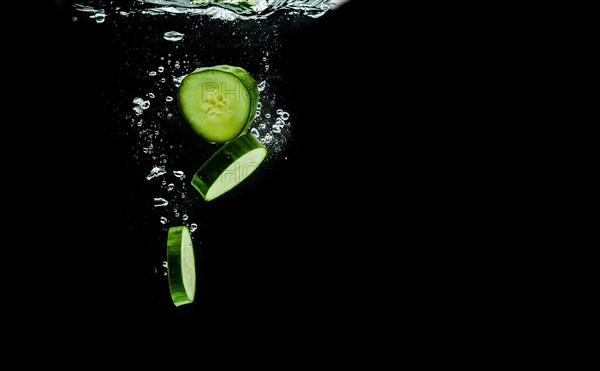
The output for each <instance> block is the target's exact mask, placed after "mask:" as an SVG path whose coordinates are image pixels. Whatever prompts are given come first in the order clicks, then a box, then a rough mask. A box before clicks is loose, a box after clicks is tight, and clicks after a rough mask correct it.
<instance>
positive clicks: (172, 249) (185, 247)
mask: <svg viewBox="0 0 600 371" xmlns="http://www.w3.org/2000/svg"><path fill="white" fill-rule="evenodd" d="M167 272H168V276H169V290H170V291H171V298H172V299H173V303H174V304H175V306H177V307H178V306H180V305H183V304H188V303H192V302H193V301H194V296H195V295H196V263H195V260H194V246H193V244H192V237H191V236H190V230H189V229H188V227H186V226H184V225H183V226H177V227H171V228H169V232H168V237H167Z"/></svg>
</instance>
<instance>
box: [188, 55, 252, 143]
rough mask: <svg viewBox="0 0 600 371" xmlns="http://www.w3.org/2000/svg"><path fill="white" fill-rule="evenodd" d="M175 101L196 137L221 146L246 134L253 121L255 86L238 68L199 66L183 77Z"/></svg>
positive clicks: (243, 71) (248, 76) (249, 77)
mask: <svg viewBox="0 0 600 371" xmlns="http://www.w3.org/2000/svg"><path fill="white" fill-rule="evenodd" d="M178 101H179V106H180V108H181V112H182V114H183V116H184V118H185V119H186V121H187V122H188V124H189V125H190V126H191V128H192V129H193V130H194V132H195V133H196V134H198V135H200V136H201V137H203V138H204V139H206V140H207V141H209V142H212V143H225V142H227V141H229V140H231V139H233V138H235V137H237V136H239V135H241V134H243V133H244V132H246V131H247V130H248V128H249V127H250V124H251V123H252V121H253V120H254V117H255V116H256V107H257V105H258V85H257V84H256V81H255V80H254V79H253V78H252V77H251V76H250V75H249V74H248V72H247V71H246V70H244V69H243V68H240V67H233V66H227V65H221V66H213V67H202V68H198V69H196V70H194V71H193V72H192V73H190V74H189V75H187V76H186V77H184V79H183V80H182V82H181V85H180V87H179V93H178Z"/></svg>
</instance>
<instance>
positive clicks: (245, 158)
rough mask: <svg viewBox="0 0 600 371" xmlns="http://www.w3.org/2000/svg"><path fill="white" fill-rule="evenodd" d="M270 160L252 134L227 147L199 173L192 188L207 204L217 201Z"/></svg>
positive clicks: (206, 163)
mask: <svg viewBox="0 0 600 371" xmlns="http://www.w3.org/2000/svg"><path fill="white" fill-rule="evenodd" d="M266 156H267V149H266V148H265V146H263V145H262V144H261V143H260V142H259V141H258V139H256V137H255V136H254V135H253V134H252V133H246V134H243V135H241V136H239V137H237V138H235V139H233V140H231V141H229V142H227V143H225V144H224V145H223V146H222V147H221V148H219V150H217V152H215V153H214V154H213V155H212V156H211V157H210V158H209V159H208V160H207V161H206V162H205V163H204V165H202V167H200V169H198V171H197V172H196V174H194V177H193V178H192V185H193V186H194V188H196V190H198V192H200V194H201V195H202V197H203V198H204V200H206V201H211V200H214V199H215V198H217V197H219V196H220V195H222V194H223V193H225V192H228V191H229V190H231V189H232V188H234V187H235V186H237V185H238V184H240V183H241V182H242V181H243V180H244V179H246V178H247V177H249V176H250V174H252V173H253V172H254V171H255V170H256V169H257V168H258V166H259V165H260V164H261V163H262V162H263V160H264V159H265V157H266Z"/></svg>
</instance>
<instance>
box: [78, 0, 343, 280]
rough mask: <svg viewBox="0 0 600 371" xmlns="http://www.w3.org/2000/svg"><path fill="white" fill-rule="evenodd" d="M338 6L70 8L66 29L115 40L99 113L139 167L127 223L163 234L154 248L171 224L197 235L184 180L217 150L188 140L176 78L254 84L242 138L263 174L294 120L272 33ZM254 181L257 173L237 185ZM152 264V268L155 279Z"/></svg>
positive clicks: (272, 0) (152, 0)
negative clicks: (199, 74)
mask: <svg viewBox="0 0 600 371" xmlns="http://www.w3.org/2000/svg"><path fill="white" fill-rule="evenodd" d="M337 3H339V2H334V1H329V0H308V1H300V0H287V1H286V0H268V1H261V0H256V1H232V0H230V1H216V0H211V1H201V0H189V1H188V0H185V1H184V0H176V1H166V0H144V1H135V2H132V3H131V5H130V6H128V7H119V6H115V5H114V2H113V1H91V0H90V1H86V0H79V1H78V2H76V3H75V4H74V10H75V11H74V13H73V17H72V21H73V22H74V23H85V24H93V25H94V27H99V28H110V29H111V34H114V35H115V37H116V39H115V40H114V43H115V44H116V45H118V47H119V50H120V52H119V53H118V58H119V66H120V67H119V73H118V75H117V76H115V81H113V82H111V83H110V84H107V85H106V87H105V92H104V96H105V98H106V103H105V106H106V107H107V110H109V111H110V114H111V116H112V118H113V120H114V122H116V123H118V127H119V133H118V135H119V136H121V137H124V138H128V140H127V142H128V143H131V148H130V150H129V154H130V158H129V159H128V161H130V162H131V165H132V167H134V168H136V169H139V171H138V172H137V173H136V174H137V175H135V176H136V177H137V178H138V180H139V181H138V182H137V189H136V190H135V191H132V195H131V197H132V198H138V197H145V198H147V199H144V200H134V201H133V202H132V204H133V205H140V204H141V205H148V207H147V208H146V209H145V212H144V213H137V212H132V214H134V213H135V214H136V216H135V218H136V220H134V222H136V223H140V224H145V225H149V226H155V228H156V230H157V231H160V233H162V234H160V235H157V236H159V237H158V238H157V242H156V243H157V246H162V243H163V242H164V241H163V240H164V238H162V237H164V236H166V235H164V233H166V231H167V230H168V228H169V227H171V226H177V225H187V226H188V227H189V228H190V231H191V232H192V233H193V234H194V233H197V232H195V231H196V230H200V231H202V227H203V225H205V223H204V222H203V217H204V216H203V213H202V212H201V209H202V208H203V207H205V204H206V203H205V202H204V201H202V200H201V199H200V196H199V194H198V193H197V191H196V190H195V189H193V187H192V186H191V184H190V180H191V179H192V177H193V175H194V172H195V171H196V170H197V169H198V168H199V167H200V166H201V165H202V163H204V161H206V160H207V159H208V158H209V157H210V156H211V155H212V153H214V152H215V151H216V150H217V149H218V146H216V145H214V144H210V143H208V142H205V141H204V140H203V139H201V138H199V137H198V136H196V135H194V134H193V133H192V132H191V130H190V128H189V126H188V125H187V123H185V122H184V120H183V118H182V116H181V114H180V111H179V107H178V103H177V99H176V96H177V90H178V87H179V85H180V83H181V80H182V79H183V77H184V76H185V75H186V74H187V73H189V72H191V71H192V70H194V69H195V68H197V67H201V66H211V65H218V64H230V65H237V66H241V67H243V68H245V69H246V70H247V71H248V72H249V73H250V74H251V75H252V77H254V79H255V80H256V81H257V82H258V84H259V93H260V99H259V104H258V110H257V115H256V119H255V120H254V122H253V124H252V126H251V128H250V132H251V133H252V134H254V135H255V136H256V137H257V138H258V139H259V140H260V141H261V142H262V143H263V144H264V145H265V146H266V147H267V150H268V156H267V158H266V160H265V162H264V163H263V165H261V167H262V168H264V169H265V170H264V171H268V168H269V166H270V162H271V161H273V159H275V158H277V159H278V160H285V159H287V157H286V152H285V149H286V144H287V143H288V141H289V140H290V137H291V133H292V127H293V125H294V112H290V110H289V109H288V108H287V107H286V97H285V95H284V94H281V91H282V89H281V87H282V85H283V84H284V83H285V82H284V81H283V78H282V75H281V71H280V69H279V61H280V49H281V47H282V44H281V43H282V40H281V38H280V34H281V33H280V28H281V27H282V25H283V24H288V25H289V24H290V23H298V24H301V23H302V22H304V21H305V20H306V19H314V18H315V17H319V16H321V15H323V14H324V13H325V12H327V11H328V10H330V9H333V8H334V6H335V5H336V4H337ZM259 176H260V172H257V173H256V175H253V176H252V177H250V178H248V179H247V180H245V182H251V181H252V178H253V177H259ZM222 197H226V196H222ZM212 202H218V201H212ZM132 208H133V206H132ZM199 210H200V211H199ZM161 236H162V237H161ZM196 242H197V243H198V244H199V243H200V241H196ZM161 251H162V250H161ZM161 261H162V259H156V260H155V264H156V265H155V266H154V271H155V272H157V274H159V273H158V272H161V271H162V270H161V269H162V268H161V267H160V262H161Z"/></svg>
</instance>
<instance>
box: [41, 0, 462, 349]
mask: <svg viewBox="0 0 600 371" xmlns="http://www.w3.org/2000/svg"><path fill="white" fill-rule="evenodd" d="M49 9H50V13H48V14H53V15H55V17H54V20H53V21H52V22H51V25H52V27H50V28H49V29H48V32H47V33H46V34H45V35H43V37H42V39H40V40H39V42H40V43H48V44H50V45H53V47H54V49H53V52H52V55H50V56H49V59H48V61H46V62H45V66H46V68H47V69H48V70H50V71H52V72H53V73H52V74H49V75H47V76H46V77H45V81H44V83H45V84H46V85H47V86H60V87H61V92H60V93H58V92H55V91H54V90H49V91H48V92H47V99H46V100H45V103H44V106H43V107H39V108H40V109H43V111H44V112H43V113H42V112H33V114H34V115H35V117H38V116H39V118H42V117H48V118H49V119H48V120H50V118H51V120H52V122H56V124H54V125H52V126H44V125H40V126H39V127H38V128H37V132H38V133H39V135H40V136H41V137H43V138H48V140H47V141H45V142H44V145H43V148H44V151H43V152H44V161H45V163H47V164H51V165H50V166H44V167H42V168H41V169H40V175H39V176H40V177H41V178H42V179H45V180H46V181H45V182H44V192H46V193H47V194H48V197H49V198H51V200H60V201H59V202H57V201H53V202H50V201H48V205H49V206H48V209H47V210H45V211H44V214H43V216H44V218H45V219H46V220H49V222H48V223H47V226H45V227H44V228H45V229H44V230H45V232H44V238H45V239H47V241H48V242H47V244H48V249H59V251H60V253H57V254H55V253H50V252H47V253H46V254H45V255H44V256H47V257H48V259H47V261H48V266H49V267H51V268H48V270H47V271H48V274H47V275H46V279H47V280H46V281H45V282H42V283H40V285H42V286H43V288H45V289H46V290H44V292H50V293H51V294H50V295H49V296H48V297H47V298H43V300H42V299H40V301H39V302H38V304H36V305H39V306H40V307H46V306H50V307H53V308H55V309H56V312H58V313H60V316H58V317H56V318H60V321H58V322H59V323H58V324H57V326H59V327H60V326H61V323H62V324H68V323H71V322H76V323H79V324H81V326H82V327H84V328H85V329H86V331H87V329H89V330H91V331H92V332H94V333H104V332H108V333H113V334H114V333H130V332H132V333H136V331H139V329H142V330H143V331H149V332H153V331H156V333H162V332H163V331H165V329H175V330H174V331H176V332H180V331H184V330H182V329H185V332H187V333H192V334H193V335H192V336H196V337H197V338H198V339H206V338H211V337H213V336H215V335H223V334H225V336H226V335H227V334H239V333H245V334H246V335H247V334H253V333H262V334H265V333H266V334H269V335H270V336H273V337H275V338H277V337H279V336H280V337H283V338H287V337H289V336H294V335H291V334H299V335H300V334H301V335H303V336H307V337H308V338H311V339H313V340H314V341H316V342H321V343H326V342H327V340H326V339H327V338H329V336H331V338H335V339H346V340H347V341H348V342H352V340H356V339H357V338H358V335H357V334H358V333H359V332H362V331H364V330H370V329H372V328H374V327H375V328H380V327H381V326H386V324H385V323H383V324H382V323H381V322H382V321H383V320H382V318H384V316H383V313H384V312H385V311H386V310H387V308H389V307H388V304H389V302H390V301H395V300H396V299H399V300H403V303H404V304H405V305H406V308H407V310H408V311H409V312H410V313H411V315H415V313H417V312H419V311H420V310H421V309H423V311H424V312H423V313H433V314H432V318H435V315H434V313H435V311H436V309H435V308H436V307H434V306H430V305H425V304H420V303H425V302H427V300H429V299H427V292H426V291H421V290H420V288H423V287H429V288H432V287H433V288H434V291H429V292H435V293H436V294H435V295H439V296H436V297H437V298H438V299H435V300H434V301H435V304H436V305H437V304H439V303H440V302H443V299H442V298H443V297H444V298H445V296H444V295H446V294H447V293H446V291H445V290H442V289H440V288H439V287H440V286H437V285H434V284H431V281H432V280H434V277H437V276H436V275H437V273H436V271H435V269H432V268H431V267H432V266H435V267H441V269H443V260H444V257H445V256H447V255H446V254H448V250H445V251H444V252H443V253H439V251H438V248H439V245H438V243H439V240H440V239H442V240H444V239H445V238H444V236H452V235H453V233H455V231H452V230H451V229H449V228H448V227H447V225H446V224H445V221H447V220H449V219H451V218H453V215H452V213H453V211H454V210H456V209H455V208H453V207H450V206H448V207H445V206H447V205H450V204H453V203H454V202H455V201H456V198H455V197H454V196H453V194H454V192H453V191H454V190H455V189H454V186H452V184H455V183H453V182H455V181H456V180H455V177H456V173H452V172H451V171H450V170H449V169H453V168H454V167H453V166H450V165H452V164H451V161H450V158H452V157H453V152H452V151H451V150H452V149H453V147H452V146H451V144H449V143H448V142H446V139H448V138H449V137H450V136H444V135H443V133H444V132H447V130H448V129H447V127H446V128H441V131H439V130H438V129H440V125H439V123H440V120H443V119H444V118H445V117H446V114H447V112H451V110H452V107H449V106H448V105H447V104H446V100H445V99H442V98H441V97H440V96H442V95H443V96H447V95H446V94H447V93H448V92H447V91H445V90H443V89H448V88H447V85H445V84H440V81H441V80H440V79H441V78H444V77H446V76H445V75H440V70H441V69H443V68H445V67H447V64H445V63H443V62H440V61H441V60H443V58H445V57H447V55H448V54H445V52H444V51H442V49H435V50H436V51H435V52H431V50H432V48H435V45H438V46H439V44H435V43H428V44H426V45H423V44H421V42H420V41H422V40H423V36H422V32H424V31H425V30H426V29H427V27H426V26H422V25H421V24H420V23H419V24H416V23H418V22H413V23H411V24H410V25H411V27H403V26H402V25H401V24H400V22H397V23H393V22H392V23H388V22H387V19H386V18H385V17H383V15H378V14H375V13H373V12H371V13H368V12H365V11H364V3H363V2H361V1H350V2H348V3H347V4H345V5H343V6H342V7H340V8H339V9H337V10H335V11H332V12H328V13H327V14H325V15H323V16H322V17H319V18H310V19H302V20H296V21H290V22H282V25H280V26H278V28H277V36H276V38H277V46H276V48H274V50H275V52H274V53H272V54H271V53H270V54H269V55H268V56H265V55H264V53H263V52H264V51H265V49H269V47H268V46H266V43H267V42H268V38H269V37H274V36H273V34H270V33H269V32H267V31H271V30H272V28H271V27H272V24H270V23H269V22H275V19H273V20H266V21H264V23H262V24H260V26H261V27H260V28H256V26H255V25H254V24H241V23H238V24H235V25H233V24H223V25H221V26H220V28H218V29H217V28H215V29H213V31H210V30H209V29H206V28H203V26H202V25H200V24H196V23H197V22H202V19H201V18H177V17H171V16H165V17H164V18H161V20H160V22H158V21H157V18H153V19H152V20H149V19H145V18H144V17H142V16H139V17H135V16H132V17H130V18H129V20H128V22H125V23H120V24H117V23H111V22H115V21H114V20H111V19H107V20H106V21H105V23H102V24H98V23H96V22H95V21H93V20H87V21H83V20H82V19H78V20H77V21H75V22H74V21H73V20H72V18H73V17H74V16H75V15H76V14H75V13H73V10H72V9H71V8H69V7H67V6H58V5H57V6H55V7H50V8H49ZM408 18H409V17H408V15H403V16H402V17H401V18H400V19H401V20H406V19H408ZM367 19H369V20H371V21H373V20H374V19H378V20H381V22H379V23H377V22H376V23H375V26H373V23H369V24H367V23H366V20H367ZM384 20H386V21H384ZM397 20H398V19H396V21H397ZM195 24H196V25H195ZM247 25H248V27H251V29H249V30H246V31H243V32H242V31H239V30H240V28H242V29H243V28H244V27H245V26H247ZM234 29H236V30H235V32H236V34H235V35H233V32H234ZM167 30H177V31H180V32H182V33H184V34H185V36H184V38H183V39H182V40H181V43H179V42H177V43H173V42H170V41H167V40H165V39H164V38H163V37H162V35H163V34H164V32H165V31H167ZM194 30H197V31H202V32H198V33H197V34H195V35H194V34H193V31H194ZM392 31H396V32H398V35H399V36H391V35H396V34H392V33H391V32H392ZM238 32H239V34H238ZM261 33H264V34H261ZM248 34H250V35H253V37H256V38H258V39H264V40H265V43H258V42H256V43H252V44H249V45H245V44H244V43H243V42H242V40H243V39H240V38H238V37H241V36H245V35H248ZM416 35H419V36H418V37H419V42H417V41H416V38H417V36H416ZM381 37H386V38H387V39H386V40H387V41H385V43H384V45H386V46H383V47H382V46H381V44H377V43H374V42H372V41H373V40H376V39H377V40H378V39H379V38H381ZM427 40H428V41H431V40H430V39H427ZM436 40H437V39H436V38H433V41H436ZM232 41H234V42H236V43H237V42H239V45H241V46H244V45H245V46H244V47H239V48H233V49H231V48H230V47H229V46H230V42H232ZM228 45H229V46H228ZM195 47H197V49H195ZM269 50H270V49H269ZM392 51H395V52H396V51H397V52H398V53H399V54H398V55H391V54H390V52H392ZM254 53H256V55H255V54H254ZM255 57H256V58H255ZM263 57H267V58H268V61H269V63H270V65H271V66H272V68H273V70H270V71H268V72H267V71H266V70H265V61H263V60H262V58H263ZM162 58H165V59H162ZM166 60H171V64H168V65H167V64H166V63H165V61H166ZM175 62H179V65H180V69H181V70H182V71H183V70H185V69H188V70H189V69H190V68H192V67H193V65H195V64H204V63H208V64H213V63H229V64H242V63H245V64H247V65H248V66H249V69H250V70H252V71H255V73H256V75H257V77H258V80H266V81H267V82H269V83H270V84H271V85H270V89H271V90H268V93H269V94H271V95H272V97H273V100H274V101H275V103H274V104H273V105H272V107H271V109H273V110H276V109H279V108H281V109H284V110H285V111H286V112H289V114H290V120H291V121H292V123H291V125H290V126H289V127H288V128H287V129H286V130H289V131H288V132H287V134H286V135H287V136H285V143H283V144H282V146H281V147H280V148H279V150H278V151H274V153H276V155H273V156H272V157H270V159H269V161H268V162H267V163H266V164H265V166H264V167H261V168H260V171H257V172H256V173H255V174H254V175H253V176H252V178H251V179H248V181H247V183H246V184H243V186H240V187H239V189H236V191H235V192H231V194H228V196H227V197H223V198H222V199H219V200H218V201H217V200H215V201H214V202H213V203H210V204H208V203H203V202H202V201H201V200H200V199H199V197H198V195H195V194H194V193H193V192H192V190H191V188H190V187H187V188H185V186H184V184H183V183H181V184H180V183H177V182H178V179H177V178H176V177H174V176H173V173H172V171H173V170H181V171H183V172H184V173H185V174H186V175H187V177H186V178H185V179H184V181H189V180H190V175H191V173H192V172H193V171H194V170H195V169H196V167H197V166H198V164H199V162H201V161H202V160H203V159H204V158H205V156H206V155H207V153H210V152H211V151H212V149H211V148H210V146H206V143H202V142H201V141H199V140H198V138H195V137H193V136H187V135H184V134H183V132H182V129H183V128H184V126H182V122H181V120H180V118H179V117H177V115H176V113H177V111H176V107H175V105H174V102H170V104H169V102H167V101H166V99H164V98H166V97H167V96H170V95H172V93H174V92H175V86H174V85H172V84H170V83H169V82H168V79H169V78H170V77H171V76H170V75H166V77H167V79H166V80H165V83H164V84H163V83H157V80H155V79H151V76H149V72H151V71H157V73H158V67H160V66H163V67H165V71H164V72H163V73H165V74H166V73H168V74H174V73H175V72H174V71H175V70H174V67H173V66H174V64H175ZM159 77H160V76H159ZM149 92H152V93H153V94H155V96H156V98H154V99H155V101H152V100H150V101H151V106H150V108H149V110H148V111H144V113H143V114H142V115H141V116H139V117H137V116H136V115H135V112H134V110H133V104H132V102H133V99H134V98H135V97H138V96H139V97H143V98H144V99H146V94H148V93H149ZM159 97H160V101H161V105H160V108H159V105H158V104H154V103H155V102H158V99H159ZM163 99H164V100H163ZM432 105H433V107H432ZM165 108H168V109H169V111H168V112H167V111H165ZM166 113H173V116H168V115H166ZM453 117H456V116H453ZM139 119H145V120H146V121H145V122H144V123H143V124H142V127H144V125H146V124H148V125H149V127H151V129H152V130H154V129H156V130H159V134H158V137H157V138H155V141H154V142H153V143H154V144H155V147H154V148H155V149H156V151H158V152H157V153H158V154H159V157H157V159H158V161H160V154H161V153H164V154H165V155H166V160H167V162H166V165H167V169H168V170H169V171H170V172H169V173H168V174H166V175H165V180H167V182H173V183H175V186H180V185H181V187H182V188H181V189H180V192H179V193H178V195H181V194H184V195H185V196H186V197H185V198H184V199H179V200H178V204H177V205H178V207H179V208H180V211H185V213H186V214H187V216H188V221H189V222H195V223H196V224H197V225H198V229H197V230H196V231H195V233H194V235H193V238H194V242H195V250H196V262H197V272H198V288H197V293H196V301H195V302H194V303H193V304H189V305H184V306H181V307H177V308H176V307H175V306H174V305H173V304H172V302H171V301H170V297H169V294H168V286H167V281H166V277H165V276H164V275H163V273H164V271H162V270H161V268H162V261H163V260H164V243H165V241H166V234H165V231H166V227H167V225H165V224H161V223H160V216H162V215H161V214H160V212H157V208H155V207H154V205H153V198H154V197H157V196H159V197H160V195H163V194H168V193H167V192H166V191H165V189H164V188H163V187H164V185H162V184H161V183H159V182H154V183H153V182H151V181H148V180H147V179H146V176H147V174H148V172H149V171H150V169H151V168H152V166H153V165H154V162H153V161H154V160H153V159H152V157H151V156H147V155H148V154H147V153H144V152H143V148H144V147H146V146H147V143H146V142H145V140H146V139H147V135H148V132H145V133H143V134H140V130H141V129H139V127H138V126H137V123H138V122H139ZM38 122H43V121H39V120H38ZM161 139H162V142H161V141H160V140H161ZM167 176H168V177H169V178H166V177H167ZM453 179H454V180H453ZM154 180H159V179H154ZM160 180H162V179H160ZM448 184H450V185H448ZM59 211H60V214H61V215H65V216H64V217H60V218H59V217H57V215H58V214H57V213H58V212H59ZM169 213H171V214H169V215H166V216H167V217H168V219H170V220H173V221H175V220H177V219H176V217H175V214H174V210H173V209H170V210H169ZM40 217H41V216H40ZM180 217H182V215H180ZM50 221H51V222H50ZM448 239H450V240H452V241H454V242H456V239H453V238H451V237H448ZM396 254H399V255H400V256H401V258H399V259H394V258H391V256H392V255H396ZM424 256H426V257H425V258H424ZM52 267H56V269H53V268H52ZM397 272H400V274H401V275H402V276H403V280H402V283H401V284H400V285H399V286H394V287H391V288H389V287H388V285H389V282H390V281H389V280H388V276H389V275H391V274H392V273H397ZM436 290H437V291H436ZM442 291H443V292H442ZM425 317H427V318H429V315H427V316H425ZM45 319H47V320H48V321H51V319H52V316H51V315H48V316H47V318H45ZM383 322H385V321H383Z"/></svg>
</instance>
